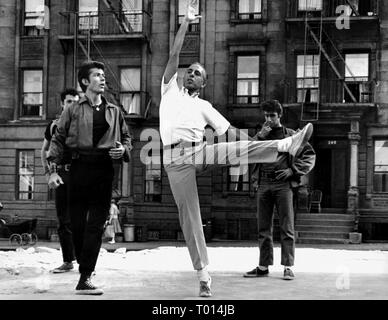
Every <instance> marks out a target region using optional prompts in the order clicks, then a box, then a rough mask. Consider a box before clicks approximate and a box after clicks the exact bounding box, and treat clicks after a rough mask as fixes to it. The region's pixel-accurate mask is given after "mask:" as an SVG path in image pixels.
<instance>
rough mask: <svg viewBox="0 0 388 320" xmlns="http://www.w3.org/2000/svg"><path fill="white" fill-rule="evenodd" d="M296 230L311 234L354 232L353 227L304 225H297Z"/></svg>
mask: <svg viewBox="0 0 388 320" xmlns="http://www.w3.org/2000/svg"><path fill="white" fill-rule="evenodd" d="M295 230H297V231H311V232H314V231H316V232H343V233H349V232H352V231H353V226H342V225H340V226H338V225H335V226H321V225H303V224H296V225H295Z"/></svg>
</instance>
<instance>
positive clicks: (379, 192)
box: [372, 137, 388, 194]
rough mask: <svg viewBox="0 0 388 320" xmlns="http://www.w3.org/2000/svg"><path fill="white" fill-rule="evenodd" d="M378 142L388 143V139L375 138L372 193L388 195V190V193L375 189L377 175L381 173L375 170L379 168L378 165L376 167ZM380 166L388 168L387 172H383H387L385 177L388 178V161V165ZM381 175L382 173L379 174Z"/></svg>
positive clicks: (387, 191)
mask: <svg viewBox="0 0 388 320" xmlns="http://www.w3.org/2000/svg"><path fill="white" fill-rule="evenodd" d="M377 141H386V142H387V143H388V137H375V138H373V163H372V168H373V169H372V192H373V193H375V194H388V189H387V190H386V191H381V190H376V189H375V179H376V178H375V176H376V173H377V172H379V171H376V170H375V169H376V166H378V165H376V142H377ZM379 166H387V171H383V172H386V173H385V175H386V176H387V178H388V161H387V164H383V165H379ZM379 174H381V171H380V172H379ZM383 174H384V173H383Z"/></svg>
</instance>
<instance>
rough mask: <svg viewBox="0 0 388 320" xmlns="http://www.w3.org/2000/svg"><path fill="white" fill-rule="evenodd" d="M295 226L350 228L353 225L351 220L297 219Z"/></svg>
mask: <svg viewBox="0 0 388 320" xmlns="http://www.w3.org/2000/svg"><path fill="white" fill-rule="evenodd" d="M295 225H296V226H301V225H303V226H321V227H324V226H328V227H330V226H342V227H345V226H348V227H351V226H353V225H354V221H353V220H331V219H330V220H326V219H299V218H297V219H296V221H295Z"/></svg>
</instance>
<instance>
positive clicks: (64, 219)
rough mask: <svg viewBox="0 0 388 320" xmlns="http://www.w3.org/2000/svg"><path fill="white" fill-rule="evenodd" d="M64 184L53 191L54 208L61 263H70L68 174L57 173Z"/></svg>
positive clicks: (70, 238) (71, 246) (72, 248)
mask: <svg viewBox="0 0 388 320" xmlns="http://www.w3.org/2000/svg"><path fill="white" fill-rule="evenodd" d="M59 175H60V176H61V178H62V180H63V182H64V184H61V185H60V186H59V187H58V188H57V189H55V207H56V210H57V218H58V237H59V243H60V245H61V249H62V257H63V262H72V261H73V260H74V259H75V257H74V245H73V235H72V232H71V223H70V214H69V211H68V190H69V188H68V183H69V172H67V171H64V170H61V171H59Z"/></svg>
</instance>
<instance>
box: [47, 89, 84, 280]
mask: <svg viewBox="0 0 388 320" xmlns="http://www.w3.org/2000/svg"><path fill="white" fill-rule="evenodd" d="M78 100H79V95H78V92H77V90H75V89H72V88H70V89H65V90H64V91H62V92H61V108H62V112H63V111H64V110H66V109H67V108H69V107H70V106H71V105H73V104H74V103H77V102H78ZM62 112H61V113H62ZM57 125H58V119H54V120H53V121H51V122H50V123H49V124H48V125H47V127H46V131H45V132H44V140H43V145H42V149H41V153H40V154H41V161H42V166H43V168H44V171H45V175H46V177H47V180H48V179H49V177H50V173H49V164H48V162H47V152H48V150H49V147H50V142H51V138H52V136H53V134H54V133H55V130H56V128H57ZM70 162H71V155H70V154H69V151H68V150H66V149H65V150H64V153H63V157H62V161H61V162H60V163H59V165H58V166H57V170H58V174H59V175H60V176H61V178H62V181H63V182H64V184H61V185H60V186H59V187H58V188H57V189H56V190H55V208H56V211H57V218H58V237H59V243H60V245H61V250H62V257H63V264H62V265H61V266H59V267H57V268H55V269H53V270H52V272H53V273H63V272H67V271H70V270H72V269H73V268H74V266H73V260H75V256H74V246H73V239H72V232H71V224H70V215H69V212H68V199H67V198H68V197H67V192H68V182H69V170H70Z"/></svg>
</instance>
